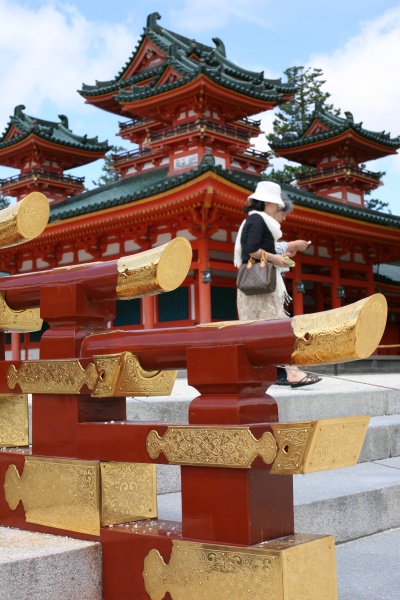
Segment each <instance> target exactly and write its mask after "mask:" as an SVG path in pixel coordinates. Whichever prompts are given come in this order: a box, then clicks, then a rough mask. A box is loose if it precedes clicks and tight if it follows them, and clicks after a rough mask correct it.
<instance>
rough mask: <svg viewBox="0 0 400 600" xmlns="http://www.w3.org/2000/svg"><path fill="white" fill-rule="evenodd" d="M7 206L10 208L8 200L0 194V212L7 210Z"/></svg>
mask: <svg viewBox="0 0 400 600" xmlns="http://www.w3.org/2000/svg"><path fill="white" fill-rule="evenodd" d="M7 206H10V199H9V198H4V196H2V195H1V193H0V210H2V209H3V208H7Z"/></svg>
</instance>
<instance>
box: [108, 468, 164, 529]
mask: <svg viewBox="0 0 400 600" xmlns="http://www.w3.org/2000/svg"><path fill="white" fill-rule="evenodd" d="M100 470H101V506H102V510H101V524H102V525H111V524H116V523H126V522H127V521H138V520H142V519H149V518H154V517H157V488H156V466H155V465H146V464H142V463H127V462H106V463H101V464H100Z"/></svg>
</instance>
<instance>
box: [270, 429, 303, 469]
mask: <svg viewBox="0 0 400 600" xmlns="http://www.w3.org/2000/svg"><path fill="white" fill-rule="evenodd" d="M271 427H272V431H273V433H274V436H275V439H276V441H277V444H278V453H277V456H276V458H275V460H274V463H273V465H272V468H271V473H301V472H302V471H301V469H302V467H303V461H304V454H305V451H306V446H307V443H308V439H309V436H310V433H311V431H312V423H279V424H278V425H271Z"/></svg>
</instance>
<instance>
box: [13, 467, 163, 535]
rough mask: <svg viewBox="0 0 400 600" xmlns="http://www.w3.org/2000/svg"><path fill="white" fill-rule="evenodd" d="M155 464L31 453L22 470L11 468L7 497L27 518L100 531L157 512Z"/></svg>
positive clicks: (60, 526) (91, 532)
mask: <svg viewBox="0 0 400 600" xmlns="http://www.w3.org/2000/svg"><path fill="white" fill-rule="evenodd" d="M155 469H156V467H155V465H148V464H140V463H125V462H107V463H100V462H98V461H83V460H71V459H64V458H59V459H56V458H47V457H46V458H39V457H26V458H25V465H24V470H23V473H22V475H21V476H20V475H19V474H18V471H17V469H16V467H15V465H10V466H9V467H8V469H7V472H6V475H5V481H4V491H5V498H6V501H7V503H8V505H9V507H10V509H11V510H15V509H16V508H17V506H18V503H19V501H20V500H21V501H22V503H23V506H24V510H25V518H26V520H27V522H29V523H37V524H39V525H45V526H47V527H54V528H56V529H65V530H66V531H76V532H79V533H85V534H89V535H99V534H100V527H101V525H113V524H117V523H126V522H129V521H138V520H142V519H148V518H154V517H156V516H157V490H156V471H155Z"/></svg>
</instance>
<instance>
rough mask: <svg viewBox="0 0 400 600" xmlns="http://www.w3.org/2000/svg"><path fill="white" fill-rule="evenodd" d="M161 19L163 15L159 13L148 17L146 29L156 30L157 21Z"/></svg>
mask: <svg viewBox="0 0 400 600" xmlns="http://www.w3.org/2000/svg"><path fill="white" fill-rule="evenodd" d="M160 19H161V15H160V13H158V12H153V13H151V14H150V15H149V16H148V17H147V21H146V29H154V28H155V27H157V21H159V20H160Z"/></svg>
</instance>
